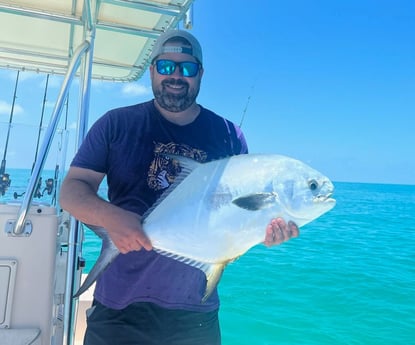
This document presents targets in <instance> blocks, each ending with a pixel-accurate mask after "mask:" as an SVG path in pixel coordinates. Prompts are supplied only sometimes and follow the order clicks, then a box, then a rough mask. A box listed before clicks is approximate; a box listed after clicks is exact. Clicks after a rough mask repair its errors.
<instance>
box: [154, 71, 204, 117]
mask: <svg viewBox="0 0 415 345" xmlns="http://www.w3.org/2000/svg"><path fill="white" fill-rule="evenodd" d="M166 85H171V86H181V87H183V90H182V92H181V93H171V92H169V91H168V89H167V88H166ZM152 87H153V93H154V98H155V99H156V101H157V103H158V104H159V105H160V106H161V107H162V108H163V109H165V110H167V111H170V112H172V113H179V112H181V111H184V110H186V109H188V108H189V107H190V106H191V105H192V104H193V103H194V102H195V101H196V98H197V95H198V94H199V89H200V81H199V83H198V84H197V85H196V86H195V87H194V88H191V87H190V86H189V83H187V82H186V81H184V80H181V79H174V78H170V79H165V80H163V81H162V82H161V84H159V85H158V86H157V85H154V84H153V86H152Z"/></svg>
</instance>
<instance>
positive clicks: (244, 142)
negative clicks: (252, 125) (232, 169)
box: [234, 124, 248, 154]
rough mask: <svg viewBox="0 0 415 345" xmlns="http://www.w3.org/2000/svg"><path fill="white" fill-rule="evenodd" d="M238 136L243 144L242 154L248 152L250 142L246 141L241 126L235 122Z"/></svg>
mask: <svg viewBox="0 0 415 345" xmlns="http://www.w3.org/2000/svg"><path fill="white" fill-rule="evenodd" d="M234 127H235V132H236V137H237V138H238V140H239V142H240V145H241V152H240V154H245V153H248V144H247V142H246V139H245V136H244V134H243V132H242V130H241V128H240V127H239V126H237V125H235V124H234Z"/></svg>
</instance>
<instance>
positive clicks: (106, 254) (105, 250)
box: [73, 236, 120, 298]
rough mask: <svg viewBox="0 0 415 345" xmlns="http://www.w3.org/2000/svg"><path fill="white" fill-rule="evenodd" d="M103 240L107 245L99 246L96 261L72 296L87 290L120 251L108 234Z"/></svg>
mask: <svg viewBox="0 0 415 345" xmlns="http://www.w3.org/2000/svg"><path fill="white" fill-rule="evenodd" d="M103 241H104V242H107V243H106V244H107V245H103V247H102V248H101V254H100V255H99V257H98V259H97V261H96V262H95V264H94V266H93V267H92V269H91V271H90V272H89V274H88V276H87V277H86V279H85V281H84V282H83V283H82V285H81V287H80V288H79V289H78V291H77V292H76V293H75V294H74V295H73V297H74V298H77V297H79V296H81V295H82V294H83V293H84V292H85V291H86V290H88V289H89V288H90V287H91V285H92V284H93V283H94V282H95V281H96V280H97V278H98V276H99V275H100V274H101V273H102V272H103V271H104V270H105V269H106V268H107V267H108V266H109V264H110V263H111V262H112V261H113V260H114V259H115V257H116V256H117V255H118V254H119V253H120V252H119V250H118V248H117V247H116V246H115V245H114V243H113V242H112V241H111V240H110V238H109V236H107V237H106V238H104V239H103Z"/></svg>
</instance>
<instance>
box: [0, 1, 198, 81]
mask: <svg viewBox="0 0 415 345" xmlns="http://www.w3.org/2000/svg"><path fill="white" fill-rule="evenodd" d="M86 1H88V2H86V3H85V0H9V1H6V0H0V68H13V69H22V70H32V71H38V72H44V73H55V74H64V73H65V72H66V70H67V67H68V65H69V61H70V59H71V57H72V55H73V53H74V51H75V50H76V48H77V47H78V46H79V45H80V44H81V43H82V42H83V41H84V40H85V37H86V38H87V35H86V34H85V32H86V31H85V27H87V26H88V23H92V27H95V31H92V32H95V44H94V47H93V49H94V52H93V65H92V66H93V67H92V77H93V78H95V79H104V80H114V81H132V80H136V79H138V78H140V77H141V75H142V74H143V72H144V71H145V69H146V67H147V64H148V58H149V56H150V53H151V50H152V47H153V44H154V40H155V38H157V37H158V35H159V34H160V33H162V32H164V31H165V30H166V29H169V28H171V27H175V26H176V25H177V23H178V22H179V21H180V20H182V19H184V20H185V21H186V25H187V26H190V25H191V22H190V16H189V15H188V13H189V12H188V11H189V8H190V6H191V4H192V2H193V1H194V0H157V1H139V0H86ZM85 5H86V6H85ZM85 8H89V9H90V10H85ZM88 14H90V15H89V17H88ZM89 19H90V20H89Z"/></svg>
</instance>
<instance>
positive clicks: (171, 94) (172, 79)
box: [150, 43, 203, 113]
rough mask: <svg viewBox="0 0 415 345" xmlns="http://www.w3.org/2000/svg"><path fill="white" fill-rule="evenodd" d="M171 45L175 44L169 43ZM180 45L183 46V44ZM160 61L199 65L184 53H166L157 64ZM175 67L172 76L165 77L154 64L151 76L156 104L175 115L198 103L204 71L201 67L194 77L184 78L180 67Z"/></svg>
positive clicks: (159, 58) (151, 68)
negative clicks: (188, 62) (186, 62)
mask: <svg viewBox="0 0 415 345" xmlns="http://www.w3.org/2000/svg"><path fill="white" fill-rule="evenodd" d="M169 45H174V44H171V43H169ZM178 45H180V46H181V44H178ZM158 60H171V61H174V62H184V61H191V62H195V63H197V60H196V59H195V58H194V57H193V56H191V55H188V54H183V53H170V52H169V53H165V54H162V55H160V56H158V57H157V58H156V60H155V62H156V61H158ZM175 67H176V68H175V71H174V72H173V73H172V74H170V75H163V74H160V73H159V72H158V71H157V68H156V66H155V65H154V64H153V65H152V66H150V76H151V82H152V88H153V93H154V97H155V99H156V102H157V103H158V104H159V105H160V106H161V107H162V108H163V109H165V110H167V111H170V112H174V113H176V112H182V111H185V110H186V109H188V108H189V107H190V106H191V105H193V104H194V103H195V102H196V97H197V95H198V94H199V90H200V83H201V80H202V74H203V69H202V67H201V66H200V68H199V70H198V72H197V74H196V75H195V76H194V77H184V76H183V74H182V71H181V70H180V68H179V66H178V65H176V66H175Z"/></svg>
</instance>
